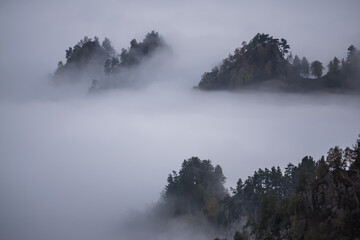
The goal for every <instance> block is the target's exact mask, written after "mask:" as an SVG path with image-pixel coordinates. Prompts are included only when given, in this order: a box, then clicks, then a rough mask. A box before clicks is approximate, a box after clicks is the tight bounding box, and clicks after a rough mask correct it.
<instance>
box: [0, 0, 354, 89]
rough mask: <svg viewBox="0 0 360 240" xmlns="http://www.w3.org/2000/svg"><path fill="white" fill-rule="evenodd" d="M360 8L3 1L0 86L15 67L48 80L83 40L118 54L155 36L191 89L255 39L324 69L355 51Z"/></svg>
mask: <svg viewBox="0 0 360 240" xmlns="http://www.w3.org/2000/svg"><path fill="white" fill-rule="evenodd" d="M359 9H360V2H359V1H357V0H347V1H335V0H319V1H308V0H306V1H288V0H281V1H280V0H279V1H277V0H274V1H256V0H255V1H242V0H236V1H235V0H234V1H232V0H226V1H220V0H219V1H214V0H206V1H205V0H204V1H186V0H185V1H165V0H158V1H141V0H131V1H115V0H113V1H111V0H110V1H109V0H108V1H101V2H99V1H95V0H88V1H82V0H71V1H70V0H64V1H55V0H54V1H52V0H32V1H25V0H24V1H16V0H15V1H7V0H1V1H0V32H1V38H0V52H1V55H0V77H1V80H0V81H1V82H0V84H1V85H0V87H2V88H4V85H8V83H6V82H7V81H8V80H6V79H5V78H9V77H10V76H9V71H10V72H11V71H12V70H13V68H14V67H15V68H17V69H19V68H20V69H21V70H17V71H16V72H17V74H19V71H20V72H21V73H22V74H30V73H31V74H34V73H37V74H38V75H46V74H49V73H52V72H53V71H54V69H55V68H56V66H57V62H58V61H59V60H64V57H65V49H67V48H68V47H69V46H73V45H74V44H76V43H77V42H78V41H79V40H80V39H81V38H83V37H84V36H85V35H87V36H89V37H93V36H95V35H97V36H99V37H100V38H101V39H102V38H103V37H105V36H107V37H109V38H110V39H111V40H112V42H113V44H114V46H115V48H116V49H117V50H120V49H121V48H123V47H127V46H128V45H129V41H130V40H131V39H132V38H134V37H135V38H137V39H139V40H141V39H142V38H143V37H144V35H145V34H146V33H147V32H149V31H151V30H153V29H155V30H157V31H159V32H160V33H161V34H162V35H163V36H164V38H165V39H166V40H167V42H168V43H169V44H170V45H171V46H173V49H174V51H175V53H177V54H178V57H179V58H181V59H182V63H183V64H182V65H181V66H179V68H181V67H183V68H185V69H184V71H187V72H190V73H189V74H192V75H193V76H194V78H193V79H191V80H189V81H190V83H189V84H190V85H196V84H197V82H198V79H199V78H200V76H201V74H202V73H203V72H204V71H207V70H209V69H211V68H212V67H213V66H214V65H215V64H217V63H218V62H220V61H221V60H222V59H223V58H225V57H226V56H227V55H228V54H229V53H232V52H233V50H234V49H235V48H236V47H239V46H240V44H241V42H242V41H244V40H245V41H249V40H250V39H251V38H252V37H253V36H254V35H255V34H256V33H258V32H264V33H269V34H270V35H273V36H274V37H279V38H285V39H287V40H288V42H289V44H290V46H291V51H292V52H293V53H294V54H299V55H300V56H306V57H307V58H308V60H309V61H313V60H315V59H319V60H320V61H323V62H324V65H326V64H327V62H328V61H329V60H331V59H332V58H333V57H334V56H337V57H339V58H343V57H345V56H346V51H347V48H348V46H349V45H350V44H354V45H355V46H356V47H357V48H360V27H359V22H360V15H359V14H358V13H359ZM194 64H196V66H197V67H196V68H194V67H193V66H194ZM35 70H36V71H35ZM12 75H13V74H12ZM195 77H197V79H195ZM14 78H16V77H14ZM11 80H12V81H15V80H14V79H11ZM4 81H5V83H4Z"/></svg>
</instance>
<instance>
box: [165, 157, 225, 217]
mask: <svg viewBox="0 0 360 240" xmlns="http://www.w3.org/2000/svg"><path fill="white" fill-rule="evenodd" d="M167 182H168V184H167V185H166V187H165V192H164V200H165V205H166V207H167V208H168V209H169V212H170V214H171V215H174V216H177V215H185V214H196V213H198V212H199V213H203V214H204V215H205V216H206V217H207V218H208V219H209V220H211V221H213V222H214V221H216V220H217V219H216V218H217V216H218V214H219V212H220V203H221V200H222V199H223V198H224V196H225V194H226V191H225V188H224V185H223V184H224V183H225V176H224V175H223V172H222V169H221V167H220V166H219V165H216V166H215V167H214V166H213V165H212V163H211V162H210V161H209V160H200V159H199V158H197V157H192V158H190V159H188V160H184V162H183V163H182V165H181V169H180V171H179V173H177V172H175V171H173V173H171V174H169V176H168V179H167Z"/></svg>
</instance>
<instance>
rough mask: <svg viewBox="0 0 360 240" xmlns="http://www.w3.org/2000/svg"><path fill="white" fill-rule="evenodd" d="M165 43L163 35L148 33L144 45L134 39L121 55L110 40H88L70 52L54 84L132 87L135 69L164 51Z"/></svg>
mask: <svg viewBox="0 0 360 240" xmlns="http://www.w3.org/2000/svg"><path fill="white" fill-rule="evenodd" d="M164 47H165V42H164V40H163V38H162V37H161V36H160V35H159V33H157V32H155V31H152V32H150V33H148V34H147V35H146V36H145V38H144V39H143V41H142V42H137V41H136V39H133V40H131V42H130V47H129V48H127V49H125V48H123V49H122V50H121V53H120V54H119V53H117V52H116V50H115V49H114V47H113V46H112V44H111V41H110V40H109V39H108V38H105V39H104V41H103V42H102V43H101V44H100V42H99V39H98V38H97V37H94V39H91V38H88V37H84V39H82V40H80V42H79V43H77V44H76V45H75V46H74V47H69V49H68V50H66V63H65V64H64V63H63V62H62V61H60V62H59V63H58V68H57V70H56V71H55V73H54V77H53V78H54V81H55V82H57V83H61V82H79V81H83V80H84V81H86V82H91V83H92V85H91V87H90V90H91V91H96V90H100V89H107V88H115V87H122V86H128V85H131V84H132V83H131V73H129V72H130V71H131V70H132V69H134V68H136V67H138V66H140V64H142V63H143V62H144V61H145V60H146V59H149V58H151V57H152V55H153V54H154V53H155V52H156V51H158V50H159V49H161V48H164Z"/></svg>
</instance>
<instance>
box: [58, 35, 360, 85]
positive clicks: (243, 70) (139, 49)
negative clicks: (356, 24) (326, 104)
mask: <svg viewBox="0 0 360 240" xmlns="http://www.w3.org/2000/svg"><path fill="white" fill-rule="evenodd" d="M166 46H167V45H166V44H165V41H164V39H163V38H162V37H161V36H160V35H159V33H157V32H155V31H152V32H150V33H148V34H147V35H146V36H145V38H144V40H143V41H142V42H139V43H138V42H137V41H136V39H133V40H131V42H130V47H129V48H127V49H125V48H123V49H122V50H121V53H120V54H119V53H117V52H116V50H115V49H114V48H113V46H112V45H111V41H110V40H109V39H108V38H105V39H104V41H103V42H102V43H101V44H100V42H99V39H98V37H94V39H91V38H88V37H84V39H82V40H80V41H79V43H77V44H76V45H75V46H74V47H69V49H68V50H66V63H65V64H64V63H63V62H62V61H60V62H59V63H58V68H57V70H56V71H55V73H54V80H55V81H56V82H63V81H77V80H79V79H81V78H91V79H92V84H91V86H90V91H96V90H101V89H109V88H119V87H128V86H131V85H132V84H134V80H133V79H132V78H131V74H130V75H129V74H128V72H129V69H134V68H136V67H137V66H139V65H140V64H141V63H142V62H143V61H144V60H146V59H149V58H151V57H152V55H153V54H154V53H156V52H158V51H159V50H161V49H166ZM327 69H328V71H327V72H326V74H324V70H325V67H324V64H323V63H321V62H320V61H318V60H315V61H313V62H311V63H309V61H308V60H307V59H306V57H302V58H301V59H300V57H299V56H298V55H295V56H293V54H292V52H291V51H290V45H289V44H288V42H287V40H286V39H284V38H281V39H280V40H279V39H278V38H274V37H273V36H270V35H269V34H264V33H262V34H260V33H258V34H256V36H254V38H253V39H251V40H250V41H249V43H246V42H245V41H244V42H242V44H241V47H239V48H236V49H235V51H234V54H233V55H229V56H228V57H227V58H225V59H224V60H223V61H222V63H221V64H220V65H219V66H216V67H214V68H213V69H212V70H211V71H210V72H206V73H204V74H203V75H202V77H201V80H200V82H199V84H198V88H199V89H203V90H241V89H266V90H267V89H276V90H280V91H287V92H308V91H336V92H346V91H352V92H357V91H358V90H359V89H360V81H359V79H360V70H359V69H360V51H359V50H358V49H357V48H355V47H354V46H353V45H351V46H349V47H348V48H347V57H346V59H341V61H340V60H339V59H338V58H337V57H334V58H333V59H332V60H330V61H329V63H328V64H327ZM140 84H141V83H140ZM143 84H144V83H143Z"/></svg>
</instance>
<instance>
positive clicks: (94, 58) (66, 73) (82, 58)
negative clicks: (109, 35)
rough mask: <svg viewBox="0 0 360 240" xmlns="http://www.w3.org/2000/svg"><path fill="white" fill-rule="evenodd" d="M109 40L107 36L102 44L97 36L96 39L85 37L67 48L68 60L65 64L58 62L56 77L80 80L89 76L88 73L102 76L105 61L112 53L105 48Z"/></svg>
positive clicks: (56, 78)
mask: <svg viewBox="0 0 360 240" xmlns="http://www.w3.org/2000/svg"><path fill="white" fill-rule="evenodd" d="M107 41H109V40H108V39H106V38H105V40H104V42H103V44H102V45H100V43H99V39H98V38H97V37H94V40H92V39H91V38H88V37H84V39H82V40H80V41H79V42H78V43H77V44H76V45H75V46H74V47H69V49H67V50H66V55H65V58H66V62H65V64H64V63H63V62H62V61H60V62H59V63H58V68H57V69H56V71H55V73H54V79H55V80H57V81H61V80H64V79H65V80H71V81H78V80H79V78H81V77H88V75H89V76H92V77H98V76H101V74H102V71H103V66H104V62H105V61H106V59H108V58H109V57H110V55H111V52H110V51H109V50H108V49H106V48H104V44H105V46H106V43H107ZM110 46H111V45H110Z"/></svg>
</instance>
